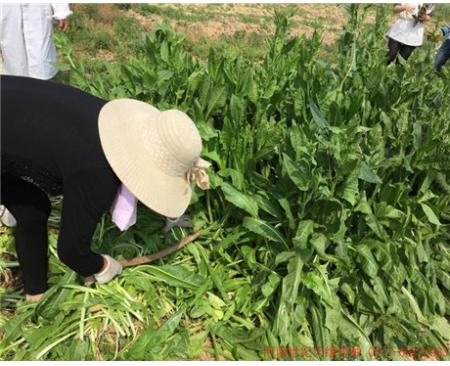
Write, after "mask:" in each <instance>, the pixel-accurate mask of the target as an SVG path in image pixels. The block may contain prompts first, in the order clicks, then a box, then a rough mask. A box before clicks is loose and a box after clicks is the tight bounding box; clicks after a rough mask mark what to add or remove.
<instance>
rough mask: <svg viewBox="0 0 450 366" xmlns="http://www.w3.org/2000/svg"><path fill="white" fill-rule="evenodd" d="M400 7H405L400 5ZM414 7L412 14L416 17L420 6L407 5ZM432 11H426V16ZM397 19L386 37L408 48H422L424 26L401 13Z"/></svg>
mask: <svg viewBox="0 0 450 366" xmlns="http://www.w3.org/2000/svg"><path fill="white" fill-rule="evenodd" d="M401 5H406V3H402V4H401ZM408 5H413V6H415V8H414V14H415V15H416V16H417V15H418V14H419V8H420V6H421V5H420V4H408ZM432 12H433V10H431V9H430V10H427V14H428V15H430V14H432ZM399 15H400V17H399V19H398V20H397V21H396V22H395V24H394V25H393V26H392V27H391V28H390V29H389V31H388V32H387V33H386V35H387V36H388V37H389V38H392V39H394V40H396V41H398V42H400V43H403V44H406V45H409V46H415V47H418V46H422V44H423V38H424V37H423V36H424V33H425V25H424V24H423V23H420V22H419V23H416V22H415V21H414V17H413V15H412V14H410V13H408V12H406V11H402V12H401V13H400V14H399Z"/></svg>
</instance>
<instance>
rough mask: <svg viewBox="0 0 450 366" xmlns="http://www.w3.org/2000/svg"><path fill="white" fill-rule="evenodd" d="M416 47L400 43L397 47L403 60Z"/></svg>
mask: <svg viewBox="0 0 450 366" xmlns="http://www.w3.org/2000/svg"><path fill="white" fill-rule="evenodd" d="M415 49H416V46H408V45H407V44H401V46H400V49H399V54H400V56H402V57H403V58H404V59H405V60H407V59H408V58H409V57H410V56H411V54H412V52H413V51H414V50H415Z"/></svg>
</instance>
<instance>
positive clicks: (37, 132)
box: [0, 75, 120, 273]
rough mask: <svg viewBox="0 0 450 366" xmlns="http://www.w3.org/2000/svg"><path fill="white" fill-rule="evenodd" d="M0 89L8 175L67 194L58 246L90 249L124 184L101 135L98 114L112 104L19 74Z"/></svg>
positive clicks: (3, 166) (1, 83) (4, 171)
mask: <svg viewBox="0 0 450 366" xmlns="http://www.w3.org/2000/svg"><path fill="white" fill-rule="evenodd" d="M0 90H1V104H0V105H1V115H0V118H1V147H0V148H1V171H2V175H3V174H7V175H12V176H15V177H18V178H21V179H25V180H27V181H30V182H32V183H34V184H35V185H37V186H38V187H40V188H41V189H42V190H44V191H45V192H47V193H48V194H49V195H60V194H63V195H64V198H63V209H62V217H61V228H60V235H59V240H58V246H59V245H60V244H61V243H62V244H63V246H64V247H70V246H79V247H84V248H89V245H90V241H91V238H92V236H93V233H94V231H95V228H96V225H97V223H98V222H99V220H100V218H101V216H102V214H103V213H105V212H106V211H108V210H109V208H110V207H111V204H112V202H113V200H114V197H115V195H116V193H117V190H118V188H119V185H120V180H119V179H118V177H117V176H116V175H115V174H114V172H113V170H112V168H111V167H110V165H109V163H108V162H107V160H106V157H105V155H104V153H103V150H102V147H101V144H100V137H99V132H98V122H97V118H98V114H99V112H100V109H101V108H102V107H103V105H104V104H105V103H106V102H107V101H106V100H103V99H100V98H97V97H95V96H92V95H90V94H87V93H85V92H83V91H81V90H78V89H75V88H72V87H69V86H65V85H61V84H57V83H54V82H50V81H44V80H38V79H32V78H27V77H18V76H4V75H2V76H1V77H0ZM80 265H81V264H80ZM87 265H88V264H87ZM81 267H82V265H81ZM80 272H86V273H87V272H89V268H82V269H80Z"/></svg>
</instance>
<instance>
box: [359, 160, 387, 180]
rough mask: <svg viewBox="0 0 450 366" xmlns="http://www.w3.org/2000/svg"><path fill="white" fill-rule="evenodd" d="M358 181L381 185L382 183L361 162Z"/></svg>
mask: <svg viewBox="0 0 450 366" xmlns="http://www.w3.org/2000/svg"><path fill="white" fill-rule="evenodd" d="M358 178H359V179H361V180H364V181H366V182H369V183H375V184H381V183H383V181H382V180H381V178H380V177H379V176H378V175H376V174H375V173H374V172H373V170H372V169H371V168H370V167H369V166H368V165H367V164H366V163H365V162H364V161H363V162H362V163H361V167H360V170H359V176H358Z"/></svg>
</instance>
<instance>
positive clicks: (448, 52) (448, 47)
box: [434, 23, 450, 72]
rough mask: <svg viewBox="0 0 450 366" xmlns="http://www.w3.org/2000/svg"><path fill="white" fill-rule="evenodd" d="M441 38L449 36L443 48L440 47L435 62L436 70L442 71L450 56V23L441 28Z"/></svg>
mask: <svg viewBox="0 0 450 366" xmlns="http://www.w3.org/2000/svg"><path fill="white" fill-rule="evenodd" d="M438 33H439V38H441V37H446V36H447V35H448V38H447V39H446V40H445V41H444V43H443V44H442V46H441V48H439V51H438V54H437V55H436V60H435V62H434V67H435V69H436V71H438V72H439V71H441V69H442V66H444V64H445V63H446V62H447V61H448V59H449V58H450V23H449V24H448V25H447V26H445V27H443V28H441V29H440V30H439V31H438Z"/></svg>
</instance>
